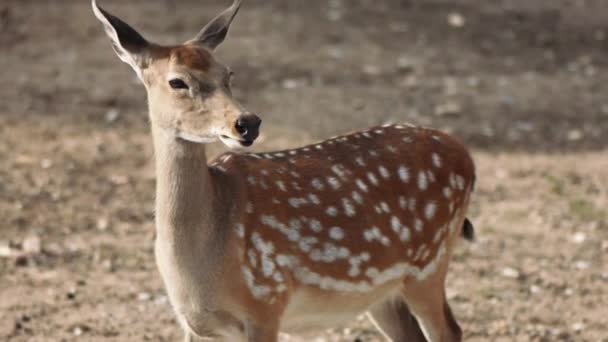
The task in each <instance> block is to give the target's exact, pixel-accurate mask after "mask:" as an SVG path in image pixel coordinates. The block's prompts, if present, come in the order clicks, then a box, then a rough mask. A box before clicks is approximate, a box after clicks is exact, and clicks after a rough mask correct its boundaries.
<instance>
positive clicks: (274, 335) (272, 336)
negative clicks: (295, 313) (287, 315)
mask: <svg viewBox="0 0 608 342" xmlns="http://www.w3.org/2000/svg"><path fill="white" fill-rule="evenodd" d="M247 341H248V342H278V341H279V328H278V324H275V323H273V322H265V323H264V324H258V323H253V322H250V323H249V324H247Z"/></svg>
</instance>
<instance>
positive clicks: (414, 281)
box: [93, 0, 475, 342]
mask: <svg viewBox="0 0 608 342" xmlns="http://www.w3.org/2000/svg"><path fill="white" fill-rule="evenodd" d="M239 6H240V1H238V0H237V1H235V3H234V4H233V6H232V7H230V8H229V9H228V10H226V11H225V12H224V13H222V14H221V15H220V16H218V17H217V18H215V19H214V20H212V22H211V23H210V24H208V25H207V26H206V27H205V28H204V29H203V30H202V31H201V33H199V35H198V36H197V37H196V38H195V39H194V40H192V41H189V42H187V43H185V44H183V45H179V46H174V47H161V46H158V45H154V44H151V43H148V42H147V41H146V40H145V39H144V38H143V37H141V36H140V35H139V34H138V33H137V32H136V31H135V30H133V29H132V28H131V27H130V26H128V25H127V24H126V23H124V22H122V21H121V20H120V19H118V18H116V17H114V16H112V15H111V14H109V13H108V12H106V11H104V10H102V9H101V8H99V7H98V6H97V4H96V2H95V0H93V9H94V11H95V14H96V16H97V18H98V19H99V20H100V21H101V22H102V23H103V24H104V27H105V29H106V32H107V33H108V36H109V37H110V38H111V39H112V42H113V46H114V49H115V51H116V52H117V54H118V56H119V57H120V58H121V59H122V60H123V61H125V62H127V63H128V64H129V65H131V66H132V67H133V68H134V69H135V71H136V72H137V75H138V76H139V77H140V79H141V80H142V82H143V83H144V85H145V86H146V90H147V92H148V100H149V101H148V102H149V112H150V121H151V126H152V136H153V140H154V149H155V159H156V163H155V164H156V165H155V166H156V174H157V186H156V230H157V234H156V242H155V255H156V262H157V265H158V268H159V271H160V274H161V277H162V279H163V282H164V284H165V287H166V289H167V293H168V296H169V299H170V302H171V304H172V306H173V307H174V310H175V312H176V314H177V316H178V319H179V321H180V323H181V324H182V326H183V328H184V330H185V332H186V340H187V341H190V340H193V339H197V338H204V337H209V338H221V339H224V340H227V341H237V340H242V341H250V342H257V341H260V342H262V341H264V342H265V341H276V340H277V339H278V332H279V331H286V332H296V333H297V332H310V330H311V329H324V328H331V327H335V326H336V325H340V324H344V323H347V322H348V321H349V320H351V319H353V318H354V317H356V316H357V315H359V314H361V313H363V312H366V311H367V312H368V313H369V314H370V316H371V317H372V319H373V320H374V321H375V323H376V325H377V326H378V327H379V329H380V330H381V331H382V332H383V333H384V334H385V335H386V336H387V337H388V338H390V339H392V340H393V341H406V340H407V341H426V340H430V341H458V340H460V339H461V331H460V328H459V326H458V323H457V322H456V320H455V319H454V317H453V315H452V313H451V310H450V308H449V305H448V304H447V301H446V298H445V290H444V282H445V276H446V272H447V267H448V262H449V258H450V255H451V252H452V249H453V247H454V244H455V242H456V240H457V239H458V237H459V236H460V235H461V233H462V229H463V225H464V222H465V214H466V210H467V207H468V203H469V199H470V193H471V191H472V189H473V185H474V179H475V174H474V167H473V162H472V160H471V157H470V155H469V154H468V152H467V151H466V149H465V148H464V146H462V145H461V144H460V143H459V142H458V141H456V140H455V139H453V138H451V137H450V136H448V135H446V134H444V133H441V132H439V131H436V130H431V129H425V128H419V127H414V126H410V125H387V126H382V127H375V128H371V129H368V130H364V131H361V132H355V133H352V134H349V135H345V136H341V137H337V138H333V139H330V140H326V141H324V142H321V143H318V144H315V145H311V146H306V147H302V148H299V149H293V150H286V151H279V152H272V153H260V154H252V153H250V154H234V153H227V154H224V155H222V156H220V157H219V158H218V159H216V160H215V161H214V162H213V163H212V164H211V165H208V164H207V157H206V154H205V146H206V144H207V143H209V142H212V141H216V140H221V141H223V142H224V143H225V144H226V145H228V146H229V147H234V146H238V145H242V146H249V145H251V144H252V143H253V142H254V141H255V139H256V138H257V136H258V128H259V126H260V122H261V121H260V120H259V118H257V116H256V115H254V114H251V113H249V112H246V111H245V110H244V109H243V108H242V107H241V106H240V105H239V104H238V103H237V102H236V101H235V100H234V99H232V96H231V91H230V76H231V72H230V70H229V69H228V68H227V67H225V66H223V65H222V64H220V63H219V62H218V61H216V60H215V59H214V57H213V54H212V51H213V49H214V48H215V47H217V45H219V44H220V43H221V42H222V41H223V39H224V38H225V36H226V34H227V32H228V27H229V25H230V23H231V22H232V19H233V18H234V16H235V15H236V12H237V11H238V9H239ZM465 227H466V226H465Z"/></svg>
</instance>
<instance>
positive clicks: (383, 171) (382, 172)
mask: <svg viewBox="0 0 608 342" xmlns="http://www.w3.org/2000/svg"><path fill="white" fill-rule="evenodd" d="M378 172H380V176H382V178H384V179H388V178H389V177H390V176H391V175H390V173H389V172H388V170H387V169H386V168H385V167H384V166H382V165H380V166H378Z"/></svg>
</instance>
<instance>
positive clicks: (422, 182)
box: [418, 171, 429, 191]
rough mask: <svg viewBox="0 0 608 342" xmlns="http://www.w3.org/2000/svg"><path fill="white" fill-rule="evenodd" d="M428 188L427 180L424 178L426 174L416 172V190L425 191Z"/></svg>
mask: <svg viewBox="0 0 608 342" xmlns="http://www.w3.org/2000/svg"><path fill="white" fill-rule="evenodd" d="M428 186H429V182H428V179H427V177H426V173H425V172H424V171H420V172H418V188H419V189H420V190H423V191H424V190H426V189H427V188H428Z"/></svg>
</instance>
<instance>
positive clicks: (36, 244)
mask: <svg viewBox="0 0 608 342" xmlns="http://www.w3.org/2000/svg"><path fill="white" fill-rule="evenodd" d="M23 251H24V252H25V253H27V254H30V255H32V254H40V252H42V242H41V241H40V237H39V236H38V235H31V236H28V237H27V238H25V240H23Z"/></svg>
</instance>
